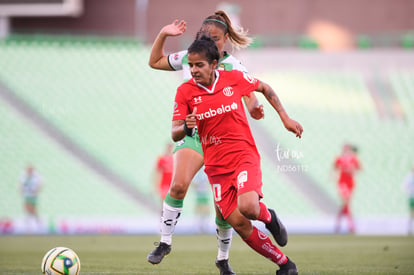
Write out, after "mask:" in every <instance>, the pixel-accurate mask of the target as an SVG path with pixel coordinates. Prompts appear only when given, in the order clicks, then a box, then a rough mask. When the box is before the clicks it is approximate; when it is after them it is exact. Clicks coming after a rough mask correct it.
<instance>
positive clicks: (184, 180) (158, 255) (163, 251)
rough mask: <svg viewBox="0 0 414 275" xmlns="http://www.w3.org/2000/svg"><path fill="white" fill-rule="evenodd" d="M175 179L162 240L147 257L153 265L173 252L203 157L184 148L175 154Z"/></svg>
mask: <svg viewBox="0 0 414 275" xmlns="http://www.w3.org/2000/svg"><path fill="white" fill-rule="evenodd" d="M173 163H174V165H173V178H172V182H171V186H170V190H169V191H168V194H167V196H166V197H165V199H164V203H163V207H162V215H161V220H160V231H161V240H160V244H159V245H158V247H157V248H156V249H155V250H153V251H152V252H151V253H150V254H148V256H147V260H148V261H149V262H150V263H152V264H158V263H160V262H161V261H162V259H163V258H164V256H166V255H168V254H169V253H170V251H171V243H172V235H173V233H174V230H175V225H176V224H177V222H178V218H179V217H180V215H181V211H182V209H183V201H184V198H185V195H186V194H187V191H188V187H189V186H190V183H191V180H192V179H193V177H194V176H195V174H196V173H197V171H198V170H200V168H201V167H202V166H203V164H204V159H203V156H202V155H200V154H199V153H198V152H196V151H194V150H193V149H190V148H182V149H180V150H178V151H176V152H175V153H174V154H173Z"/></svg>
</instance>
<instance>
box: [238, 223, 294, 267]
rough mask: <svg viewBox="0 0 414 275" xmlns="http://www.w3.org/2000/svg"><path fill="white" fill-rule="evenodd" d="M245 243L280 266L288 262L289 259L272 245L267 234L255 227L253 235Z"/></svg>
mask: <svg viewBox="0 0 414 275" xmlns="http://www.w3.org/2000/svg"><path fill="white" fill-rule="evenodd" d="M244 241H245V242H246V243H247V244H248V245H249V246H250V247H251V248H253V250H255V251H256V252H257V253H259V254H260V255H262V256H264V257H265V258H268V259H270V260H271V261H272V262H274V263H276V264H277V265H279V266H280V265H283V264H285V263H286V262H287V257H286V256H285V255H284V254H283V253H282V251H280V250H279V248H277V247H276V246H275V245H274V244H273V243H272V241H271V240H270V238H269V237H268V236H267V235H266V234H265V233H263V232H261V231H260V230H258V229H257V228H256V227H255V226H253V233H252V234H251V235H250V236H249V237H248V238H247V239H245V240H244Z"/></svg>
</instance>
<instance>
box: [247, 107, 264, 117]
mask: <svg viewBox="0 0 414 275" xmlns="http://www.w3.org/2000/svg"><path fill="white" fill-rule="evenodd" d="M250 116H251V117H252V118H254V119H256V120H259V119H262V118H264V111H263V105H262V104H260V105H257V106H255V107H253V109H252V110H251V111H250Z"/></svg>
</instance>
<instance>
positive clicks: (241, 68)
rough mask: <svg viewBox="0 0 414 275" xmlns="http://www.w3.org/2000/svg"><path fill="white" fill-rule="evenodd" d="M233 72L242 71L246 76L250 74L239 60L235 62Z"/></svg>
mask: <svg viewBox="0 0 414 275" xmlns="http://www.w3.org/2000/svg"><path fill="white" fill-rule="evenodd" d="M235 60H237V59H235ZM233 70H238V71H241V72H243V73H246V74H247V73H249V72H248V71H247V69H246V67H245V66H244V65H243V64H242V63H241V62H240V61H239V60H237V62H235V64H234V67H233Z"/></svg>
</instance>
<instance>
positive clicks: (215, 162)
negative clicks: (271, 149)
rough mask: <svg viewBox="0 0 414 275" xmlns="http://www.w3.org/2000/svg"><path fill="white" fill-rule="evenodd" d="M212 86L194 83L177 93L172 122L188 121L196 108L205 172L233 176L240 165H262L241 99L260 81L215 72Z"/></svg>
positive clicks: (187, 83) (179, 88) (181, 88)
mask: <svg viewBox="0 0 414 275" xmlns="http://www.w3.org/2000/svg"><path fill="white" fill-rule="evenodd" d="M215 73H216V80H215V82H214V83H213V84H212V85H211V86H209V87H204V86H203V85H200V84H197V83H195V82H194V81H193V79H191V80H189V81H187V82H185V83H183V84H182V85H181V86H180V87H178V89H177V94H176V97H175V106H174V114H173V120H179V119H185V118H186V116H187V115H188V114H190V113H192V112H193V109H194V107H197V116H196V117H197V128H198V134H199V136H200V141H201V144H202V148H203V152H204V163H205V166H206V169H205V170H206V172H207V174H209V176H211V175H218V174H225V173H230V172H233V171H234V170H235V169H236V167H237V166H238V164H240V163H241V162H244V163H246V162H251V163H255V164H256V163H260V156H259V153H258V151H257V148H256V144H255V142H254V139H253V136H252V133H251V131H250V127H249V124H248V121H247V117H246V113H245V111H244V107H243V104H242V100H241V99H242V96H244V95H247V96H250V93H251V92H252V91H255V90H256V89H257V87H258V85H259V81H258V80H257V79H255V78H252V77H250V76H248V75H247V74H245V73H242V72H240V71H236V70H233V71H216V72H215Z"/></svg>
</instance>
